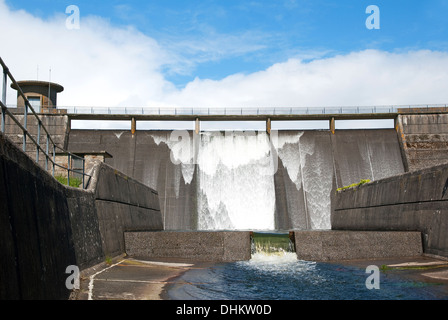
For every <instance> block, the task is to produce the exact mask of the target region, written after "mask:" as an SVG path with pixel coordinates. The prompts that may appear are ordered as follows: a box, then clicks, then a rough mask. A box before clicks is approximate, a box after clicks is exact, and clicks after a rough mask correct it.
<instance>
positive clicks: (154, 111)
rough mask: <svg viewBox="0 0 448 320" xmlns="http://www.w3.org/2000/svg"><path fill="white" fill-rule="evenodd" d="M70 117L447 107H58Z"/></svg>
mask: <svg viewBox="0 0 448 320" xmlns="http://www.w3.org/2000/svg"><path fill="white" fill-rule="evenodd" d="M61 108H62V109H65V110H67V113H69V114H98V115H106V114H116V115H126V114H128V115H173V116H176V115H183V116H186V115H197V116H201V115H222V116H226V115H229V116H237V115H251V116H253V115H308V114H309V115H318V114H379V113H381V114H387V113H391V114H392V113H397V112H398V111H399V110H406V109H415V108H418V109H430V108H441V109H443V110H444V111H445V112H448V107H447V105H446V104H427V105H394V106H353V107H291V108H285V107H277V108H275V107H273V108H267V107H263V108H255V107H246V108H154V107H139V108H137V107H61Z"/></svg>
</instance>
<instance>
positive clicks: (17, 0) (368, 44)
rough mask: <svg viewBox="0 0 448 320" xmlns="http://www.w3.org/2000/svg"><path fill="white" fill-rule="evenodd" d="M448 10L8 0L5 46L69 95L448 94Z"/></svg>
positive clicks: (2, 10) (148, 98) (376, 0)
mask: <svg viewBox="0 0 448 320" xmlns="http://www.w3.org/2000/svg"><path fill="white" fill-rule="evenodd" d="M69 5H76V6H77V7H78V8H79V10H80V28H79V29H76V30H68V28H67V27H66V25H65V23H66V21H67V19H68V18H69V14H66V12H65V11H66V8H67V6H69ZM369 5H376V6H377V7H378V8H379V10H380V12H379V15H380V29H378V30H375V29H374V30H370V29H368V28H366V24H365V22H366V19H367V18H368V17H369V15H370V14H368V13H366V8H367V7H368V6H369ZM447 13H448V1H445V0H429V1H409V0H408V1H404V0H387V1H380V0H369V1H364V0H333V1H329V0H327V1H324V0H276V1H274V0H267V1H237V0H225V1H224V0H220V1H218V0H206V1H170V0H167V1H161V0H157V1H155V0H153V1H137V0H133V1H117V0H111V1H86V0H70V1H61V0H58V1H49V0H41V1H34V0H14V1H12V0H0V28H1V30H8V32H2V33H0V43H2V48H0V55H1V56H2V58H3V59H4V60H5V62H6V63H7V64H8V65H9V66H10V69H11V70H12V71H13V72H14V74H15V76H16V78H17V79H28V78H36V77H37V78H39V79H41V80H46V79H49V78H50V72H49V70H50V69H51V80H52V81H54V82H58V83H61V84H62V85H63V86H64V87H65V90H64V92H63V93H61V94H60V97H59V98H58V99H59V100H58V101H59V102H60V103H59V104H60V105H64V106H112V107H113V106H120V107H122V106H126V107H129V106H132V107H158V108H159V107H162V108H163V107H254V106H257V107H258V106H260V107H265V106H267V107H273V106H276V107H313V106H320V107H322V106H363V105H366V106H372V105H397V104H399V105H408V104H445V103H447V102H448V90H446V83H447V82H448V37H447V35H448V27H447V23H446V16H447ZM22 36H25V38H23V39H26V40H25V41H22V40H20V39H21V37H22ZM31 48H32V49H31ZM23 52H27V56H26V57H27V58H26V59H23V56H22V55H21V54H19V53H23ZM80 92H82V94H80ZM9 94H10V95H12V94H13V93H9ZM11 99H14V97H13V96H11Z"/></svg>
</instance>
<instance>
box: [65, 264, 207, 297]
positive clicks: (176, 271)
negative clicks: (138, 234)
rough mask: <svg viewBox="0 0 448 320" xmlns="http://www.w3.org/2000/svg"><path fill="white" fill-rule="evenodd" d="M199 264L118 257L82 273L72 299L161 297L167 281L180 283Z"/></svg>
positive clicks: (168, 282)
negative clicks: (184, 274) (182, 275)
mask: <svg viewBox="0 0 448 320" xmlns="http://www.w3.org/2000/svg"><path fill="white" fill-rule="evenodd" d="M195 267H199V265H197V264H191V263H184V262H179V261H176V262H160V261H142V260H136V259H132V258H129V257H123V256H119V257H116V258H114V259H112V261H111V262H110V263H101V264H99V265H96V266H94V267H92V268H89V269H86V270H84V271H83V272H82V274H81V281H80V289H79V290H75V291H74V292H73V294H72V296H71V297H70V298H71V299H73V300H88V299H91V300H161V299H163V298H164V297H163V296H164V292H165V290H164V288H165V286H166V285H168V284H175V283H176V284H177V283H179V284H181V283H183V280H181V279H179V278H178V277H179V276H180V275H181V274H182V273H184V272H185V271H187V270H189V269H190V268H195Z"/></svg>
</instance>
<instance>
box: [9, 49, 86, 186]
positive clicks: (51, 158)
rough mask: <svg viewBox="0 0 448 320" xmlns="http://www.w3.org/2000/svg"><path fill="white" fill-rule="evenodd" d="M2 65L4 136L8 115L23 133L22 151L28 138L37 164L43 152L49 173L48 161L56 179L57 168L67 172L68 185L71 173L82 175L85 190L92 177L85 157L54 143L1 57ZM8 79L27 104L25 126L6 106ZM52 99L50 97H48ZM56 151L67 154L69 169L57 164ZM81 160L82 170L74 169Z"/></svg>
mask: <svg viewBox="0 0 448 320" xmlns="http://www.w3.org/2000/svg"><path fill="white" fill-rule="evenodd" d="M0 64H1V66H2V68H3V91H2V100H1V101H0V107H1V132H2V133H3V134H4V133H5V130H6V115H8V116H9V117H10V118H11V119H12V120H13V121H14V123H15V124H16V125H17V126H18V127H19V128H20V129H21V130H22V132H23V144H22V150H23V151H24V152H26V143H27V138H29V139H30V140H31V142H32V143H33V144H34V145H35V146H36V162H37V163H39V156H40V153H41V152H42V153H43V154H44V156H45V170H47V171H48V161H50V162H51V163H52V175H53V177H54V174H55V167H60V168H63V169H66V170H67V185H70V172H74V173H78V174H80V175H82V187H83V189H84V188H86V181H85V177H86V176H88V177H91V176H90V175H89V174H87V173H85V159H84V158H83V157H79V156H77V155H75V154H72V153H70V152H68V151H67V150H64V149H63V148H61V147H59V146H57V145H56V143H55V142H54V141H53V139H52V137H51V135H50V133H49V132H48V130H47V128H46V127H45V125H44V124H43V123H42V120H41V119H40V118H39V115H38V114H37V113H36V112H35V110H34V108H33V107H32V106H31V104H30V102H29V101H28V99H27V97H26V96H25V94H24V93H23V91H22V89H21V88H20V86H19V84H18V83H17V81H16V80H15V79H14V76H13V75H12V73H11V72H10V71H9V68H8V67H7V66H6V64H5V62H4V61H3V59H2V58H1V57H0ZM8 77H9V79H10V80H11V82H12V83H13V84H14V86H15V88H17V92H18V94H19V95H20V96H21V97H22V98H23V100H24V102H25V109H24V114H23V115H24V120H23V125H22V124H21V123H20V121H19V120H18V119H17V118H16V117H15V116H14V114H13V113H12V112H11V111H10V110H9V109H8V107H7V106H6V87H7V82H8ZM48 98H50V97H48ZM28 109H30V110H31V115H32V116H34V118H35V119H36V120H37V138H36V139H35V138H34V137H33V136H32V135H31V133H30V132H29V131H28V129H27V122H28ZM42 129H43V131H44V134H45V135H46V147H45V150H44V149H43V148H42V146H41V144H40V140H41V130H42ZM50 145H52V156H50V150H49V147H50ZM56 149H58V150H61V151H62V152H61V153H62V154H66V155H67V157H68V163H67V167H65V166H62V165H60V164H58V163H56ZM73 158H75V159H80V160H81V161H82V170H77V169H73V168H72V165H71V163H72V161H71V159H73Z"/></svg>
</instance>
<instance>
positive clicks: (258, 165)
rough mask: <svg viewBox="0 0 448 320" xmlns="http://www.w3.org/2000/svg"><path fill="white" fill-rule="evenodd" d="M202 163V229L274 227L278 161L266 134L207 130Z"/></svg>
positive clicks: (202, 145)
mask: <svg viewBox="0 0 448 320" xmlns="http://www.w3.org/2000/svg"><path fill="white" fill-rule="evenodd" d="M197 162H198V168H199V179H198V181H199V190H200V197H199V199H198V208H199V217H198V229H200V230H216V229H233V230H243V229H254V230H256V229H263V230H272V229H274V228H275V226H274V212H275V189H274V181H273V179H274V176H273V174H272V173H273V170H274V162H273V157H272V156H271V148H270V144H269V138H268V136H267V134H266V133H264V132H260V133H257V134H256V133H255V132H253V134H252V133H250V134H244V135H243V134H241V133H238V132H236V133H225V134H224V133H220V132H213V133H203V134H202V136H201V142H200V147H199V154H198V158H197Z"/></svg>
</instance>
